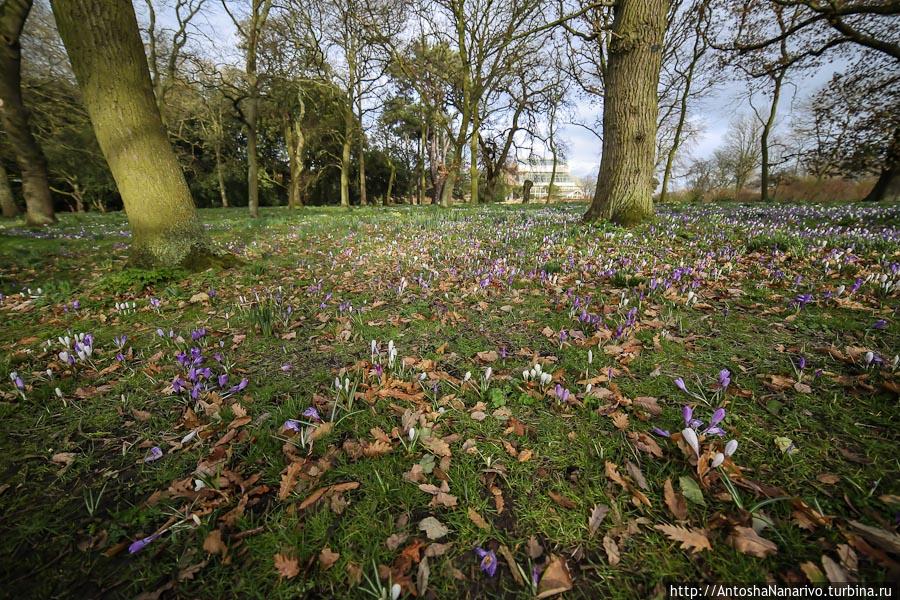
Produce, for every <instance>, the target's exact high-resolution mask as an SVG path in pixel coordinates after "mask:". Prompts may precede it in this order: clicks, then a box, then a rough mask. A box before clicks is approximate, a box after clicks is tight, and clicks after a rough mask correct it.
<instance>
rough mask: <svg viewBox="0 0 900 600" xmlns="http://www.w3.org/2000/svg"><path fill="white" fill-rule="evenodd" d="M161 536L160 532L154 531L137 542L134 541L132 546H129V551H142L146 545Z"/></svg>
mask: <svg viewBox="0 0 900 600" xmlns="http://www.w3.org/2000/svg"><path fill="white" fill-rule="evenodd" d="M158 537H159V534H158V533H154V534H153V535H149V536H147V537H145V538H144V539H141V540H137V541H136V542H132V543H131V545H130V546H128V553H129V554H134V553H136V552H140V551H141V550H143V549H144V547H145V546H146V545H147V544H149V543H150V542H152V541H153V540H155V539H156V538H158Z"/></svg>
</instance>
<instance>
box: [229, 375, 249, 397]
mask: <svg viewBox="0 0 900 600" xmlns="http://www.w3.org/2000/svg"><path fill="white" fill-rule="evenodd" d="M248 383H249V381H247V379H246V378H244V379H241V382H240V383H239V384H237V385H236V386H234V387H233V388H231V389H230V390H228V393H230V394H233V393H235V392H240V391H241V390H243V389H244V388H246V387H247V384H248Z"/></svg>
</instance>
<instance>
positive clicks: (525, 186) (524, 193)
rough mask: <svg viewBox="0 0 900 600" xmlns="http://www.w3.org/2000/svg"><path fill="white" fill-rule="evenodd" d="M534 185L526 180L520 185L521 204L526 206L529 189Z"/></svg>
mask: <svg viewBox="0 0 900 600" xmlns="http://www.w3.org/2000/svg"><path fill="white" fill-rule="evenodd" d="M533 185H534V182H533V181H531V180H530V179H526V180H525V182H524V183H523V184H522V204H528V202H529V201H530V200H531V187H532V186H533Z"/></svg>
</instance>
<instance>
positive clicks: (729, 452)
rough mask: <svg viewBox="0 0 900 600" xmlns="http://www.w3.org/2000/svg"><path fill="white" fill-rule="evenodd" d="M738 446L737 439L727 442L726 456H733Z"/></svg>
mask: <svg viewBox="0 0 900 600" xmlns="http://www.w3.org/2000/svg"><path fill="white" fill-rule="evenodd" d="M737 447H738V442H737V440H731V441H730V442H728V443H727V444H725V456H731V455H732V454H734V453H735V451H736V450H737Z"/></svg>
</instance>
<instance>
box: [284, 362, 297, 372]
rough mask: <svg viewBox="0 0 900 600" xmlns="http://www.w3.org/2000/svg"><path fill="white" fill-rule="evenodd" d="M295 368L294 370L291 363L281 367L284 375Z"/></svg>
mask: <svg viewBox="0 0 900 600" xmlns="http://www.w3.org/2000/svg"><path fill="white" fill-rule="evenodd" d="M293 368H294V367H293V365H291V364H290V363H284V364H283V365H281V370H282V371H283V372H284V373H287V372H289V371H290V370H291V369H293Z"/></svg>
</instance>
